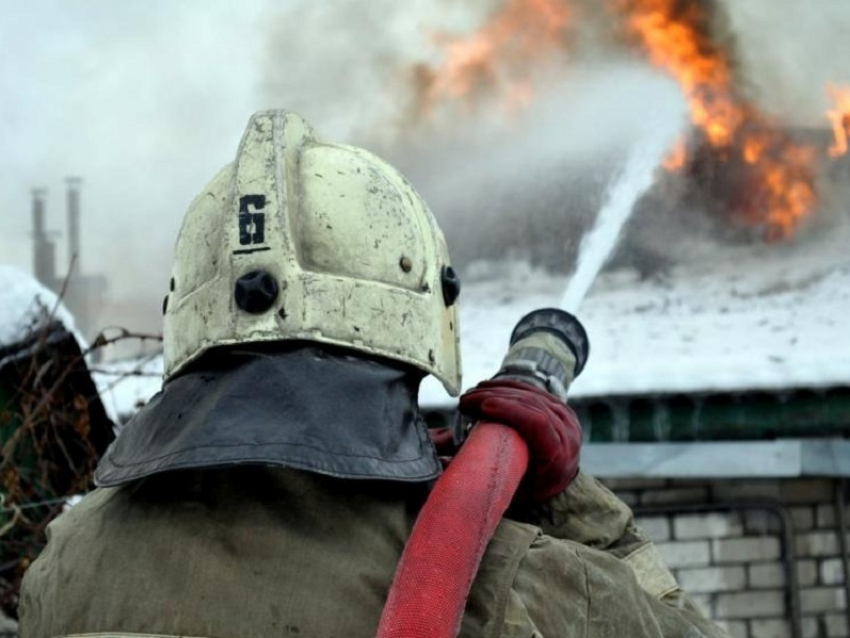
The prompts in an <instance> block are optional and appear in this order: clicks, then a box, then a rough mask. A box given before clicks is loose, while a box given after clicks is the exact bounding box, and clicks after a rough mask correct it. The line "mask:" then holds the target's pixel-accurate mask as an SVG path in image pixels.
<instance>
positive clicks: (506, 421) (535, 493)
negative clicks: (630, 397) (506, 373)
mask: <svg viewBox="0 0 850 638" xmlns="http://www.w3.org/2000/svg"><path fill="white" fill-rule="evenodd" d="M460 411H461V412H462V413H463V414H464V415H466V416H467V417H469V418H471V419H473V420H475V421H482V420H483V421H492V422H495V423H501V424H502V425H506V426H508V427H511V428H513V429H514V430H516V431H517V432H518V433H519V434H520V436H522V438H523V439H525V442H526V444H527V445H528V450H529V453H530V459H529V468H528V471H527V473H526V478H525V481H526V485H524V486H520V487H521V490H523V489H524V490H527V493H528V496H529V497H530V498H531V499H532V500H533V501H535V502H537V503H545V502H546V501H548V500H550V499H551V498H553V497H555V496H557V495H558V494H560V493H561V492H563V491H564V490H565V489H567V487H568V486H569V484H570V483H571V482H572V480H573V479H574V478H575V476H576V474H577V473H578V461H579V451H580V449H581V424H580V423H579V421H578V417H576V415H575V412H573V410H572V408H569V407H567V406H566V405H564V404H563V403H562V402H561V401H559V400H558V399H556V398H555V397H554V396H552V395H551V394H549V393H548V392H545V391H544V390H539V389H538V388H536V387H534V386H533V385H531V384H528V383H523V382H522V381H515V380H513V379H493V380H491V381H484V382H483V383H479V384H478V385H477V386H476V387H475V388H473V389H472V390H470V391H469V392H467V393H466V394H464V395H463V396H461V398H460Z"/></svg>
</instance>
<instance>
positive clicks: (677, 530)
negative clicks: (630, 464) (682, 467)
mask: <svg viewBox="0 0 850 638" xmlns="http://www.w3.org/2000/svg"><path fill="white" fill-rule="evenodd" d="M605 483H606V484H607V485H608V486H609V487H611V488H612V489H613V490H614V491H615V492H616V493H617V494H618V495H619V496H620V497H621V498H622V499H623V500H624V501H626V502H627V503H628V504H629V505H631V506H632V507H633V508H634V509H635V510H636V512H638V524H639V525H640V526H641V527H642V528H643V530H644V531H645V532H646V533H647V534H648V535H649V536H650V537H651V538H652V539H653V540H654V541H655V542H656V543H657V545H658V548H659V550H660V552H661V554H662V555H663V556H664V558H665V560H666V561H667V565H668V567H670V569H671V570H672V571H673V573H674V575H675V576H676V578H677V579H678V580H679V583H680V584H681V585H682V588H683V589H685V590H686V591H687V592H689V593H690V594H691V595H692V596H693V598H694V599H695V601H696V602H697V604H698V605H699V606H700V607H702V609H703V610H705V612H706V613H707V614H708V615H709V616H711V617H712V618H714V619H716V620H717V621H718V622H720V623H721V624H723V625H724V626H725V627H726V628H727V629H728V631H729V633H730V635H732V636H733V637H734V638H785V637H788V638H790V637H791V636H793V633H792V631H791V624H790V613H789V604H790V601H789V595H788V580H787V577H786V570H785V563H784V562H783V558H784V557H785V555H786V553H785V548H784V540H783V536H782V534H781V520H782V519H781V518H780V517H779V516H778V515H777V514H776V513H774V512H772V511H770V510H765V509H747V510H746V511H740V512H738V511H728V510H726V511H721V510H720V509H718V510H717V511H706V512H700V513H687V512H679V513H667V512H663V513H662V512H657V511H655V512H653V513H645V512H644V513H641V508H655V509H656V510H657V509H658V508H659V507H671V508H675V507H677V506H679V505H685V506H695V505H705V506H706V507H708V508H711V509H714V508H720V507H721V505H722V504H724V503H738V504H744V503H754V502H756V501H760V502H766V501H770V502H774V503H777V504H778V505H779V506H780V507H781V510H782V511H783V512H784V513H785V515H786V516H787V520H789V521H790V527H791V528H793V530H792V535H793V536H792V537H793V543H794V548H793V550H794V552H795V553H796V561H795V564H796V568H797V581H798V583H799V588H800V590H799V591H800V593H799V600H800V609H801V616H802V623H801V626H802V635H803V636H804V637H806V638H825V637H829V638H833V637H835V638H839V637H848V636H850V632H848V625H847V615H846V610H845V600H846V598H845V591H844V570H843V565H842V558H841V553H840V547H839V541H838V531H837V522H836V515H835V505H834V502H835V483H834V481H832V480H827V479H784V480H762V479H759V480H741V479H735V480H728V481H716V480H715V481H670V480H663V479H658V480H656V479H635V480H632V479H617V480H609V481H605Z"/></svg>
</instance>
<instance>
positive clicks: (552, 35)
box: [416, 0, 571, 114]
mask: <svg viewBox="0 0 850 638" xmlns="http://www.w3.org/2000/svg"><path fill="white" fill-rule="evenodd" d="M566 5H567V1H566V0H508V2H507V4H506V6H505V7H504V9H502V10H501V11H500V12H499V13H497V14H496V15H495V16H493V17H492V18H490V20H489V21H488V22H487V23H486V24H484V26H482V27H481V28H480V29H479V30H478V31H476V32H474V33H473V34H472V35H470V36H466V37H456V36H447V35H445V34H442V35H438V36H436V38H435V39H436V42H437V44H438V45H439V46H440V47H441V49H442V50H443V58H444V59H443V62H442V63H441V64H440V65H439V66H429V65H420V66H419V67H418V68H417V69H416V75H417V80H418V96H417V101H416V103H417V106H418V110H419V112H420V114H427V113H429V112H431V111H432V110H433V109H434V108H435V107H436V106H437V104H439V103H440V102H441V101H443V100H446V99H449V100H456V101H462V102H464V103H465V105H466V106H474V105H475V104H476V103H477V101H478V100H480V99H481V98H483V97H485V96H487V95H490V94H494V93H500V94H501V97H502V98H503V99H504V104H505V106H506V108H507V109H508V110H509V111H513V110H517V109H519V108H523V107H525V106H527V105H528V104H529V103H530V102H531V99H532V96H533V93H534V92H533V88H532V83H531V81H530V79H529V72H530V69H533V68H535V66H536V65H537V64H538V63H539V62H540V61H542V60H543V59H544V58H545V57H546V56H548V55H549V54H551V52H552V51H553V50H563V49H564V48H565V43H566V35H567V30H568V28H569V26H570V18H571V15H570V11H569V10H568V8H567V6H566Z"/></svg>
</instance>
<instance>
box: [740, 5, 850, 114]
mask: <svg viewBox="0 0 850 638" xmlns="http://www.w3.org/2000/svg"><path fill="white" fill-rule="evenodd" d="M726 10H727V13H728V16H729V22H730V25H731V28H732V29H733V30H734V32H735V33H737V34H739V37H738V45H739V58H740V61H741V64H742V66H743V68H744V69H745V70H746V78H747V82H748V83H749V84H750V85H751V87H752V89H753V92H754V96H755V97H756V99H757V100H758V101H759V103H760V104H761V106H762V107H763V108H765V109H766V110H768V111H770V112H773V113H775V114H776V115H778V116H779V117H780V118H782V119H783V121H785V122H788V123H790V124H792V125H797V126H815V127H822V126H824V125H825V119H824V112H825V111H826V107H827V97H826V94H825V91H824V87H825V86H826V84H827V83H828V82H838V83H850V67H848V65H847V60H848V59H850V38H848V37H847V34H848V32H850V3H847V2H845V1H844V0H814V1H813V2H794V1H793V0H784V1H779V2H775V1H772V0H748V1H747V2H731V1H729V0H727V2H726Z"/></svg>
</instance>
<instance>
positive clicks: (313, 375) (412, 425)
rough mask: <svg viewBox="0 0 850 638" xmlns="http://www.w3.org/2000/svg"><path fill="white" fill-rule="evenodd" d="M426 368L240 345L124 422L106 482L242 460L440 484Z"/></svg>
mask: <svg viewBox="0 0 850 638" xmlns="http://www.w3.org/2000/svg"><path fill="white" fill-rule="evenodd" d="M420 380H421V378H420V375H419V374H418V373H417V372H411V371H410V370H408V369H403V368H399V367H396V366H394V365H392V364H389V363H382V362H378V361H373V360H367V359H362V358H359V357H353V356H347V355H345V354H341V353H339V351H334V352H329V351H328V350H326V349H322V348H319V347H316V346H304V347H299V348H297V349H294V350H287V351H283V352H264V351H242V350H236V351H234V350H229V351H227V354H226V356H221V355H219V356H218V357H216V358H215V359H213V360H211V361H204V362H203V366H195V367H194V368H193V370H192V371H189V372H186V373H184V374H182V375H180V376H179V377H176V378H174V379H172V380H171V381H169V382H168V383H167V384H165V386H164V388H163V389H162V391H161V392H159V393H158V394H157V395H156V396H154V397H153V398H152V399H151V400H150V402H149V403H148V404H147V405H146V406H145V407H144V408H142V409H141V410H140V411H139V412H138V413H137V414H136V416H135V417H134V418H133V419H132V420H131V421H130V422H129V423H128V424H127V425H126V426H125V427H124V429H123V430H122V431H121V433H120V435H119V436H118V438H117V439H116V440H115V441H114V442H113V444H112V445H111V446H110V447H109V449H108V450H107V451H106V454H105V455H104V457H103V458H102V459H101V461H100V465H98V468H97V472H96V474H95V483H96V484H97V485H99V486H102V487H103V486H116V485H122V484H124V483H127V482H129V481H133V480H135V479H139V478H143V477H146V476H151V475H153V474H158V473H160V472H167V471H171V470H181V469H189V468H195V469H198V468H220V467H226V466H232V465H237V464H255V465H257V464H259V465H276V466H283V467H291V468H296V469H301V470H309V471H313V472H319V473H321V474H328V475H330V476H336V477H340V478H352V479H385V480H395V481H408V482H413V481H429V480H431V479H434V478H436V477H437V476H438V475H439V473H440V463H439V460H438V458H437V454H436V452H435V450H434V447H433V445H432V444H431V440H430V437H429V436H428V431H427V427H426V425H425V422H424V421H423V419H422V417H421V416H420V414H419V408H418V405H417V400H416V397H417V393H418V387H419V382H420Z"/></svg>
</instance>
